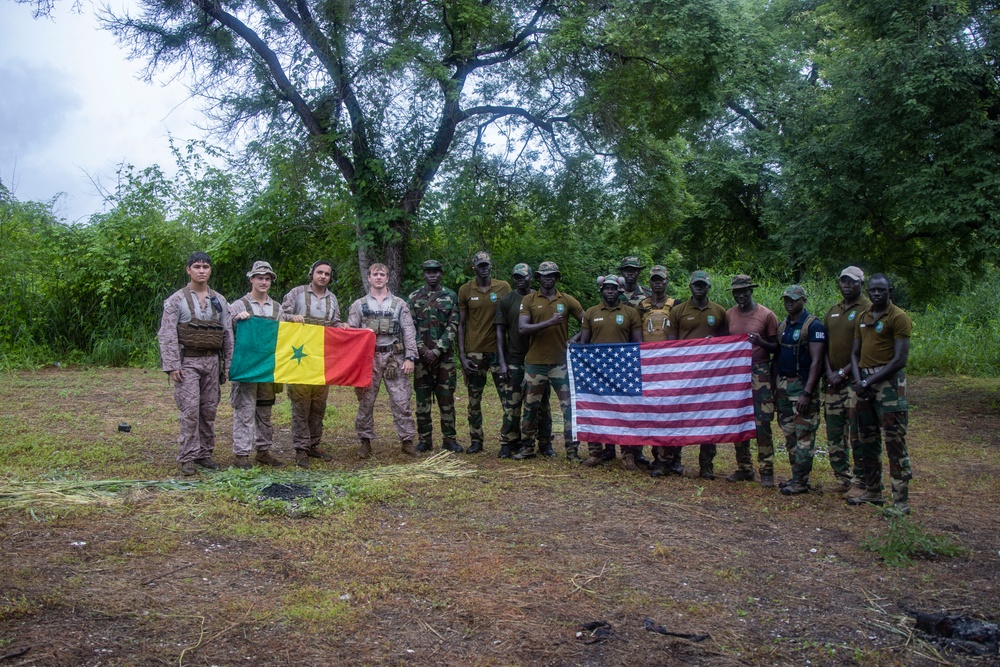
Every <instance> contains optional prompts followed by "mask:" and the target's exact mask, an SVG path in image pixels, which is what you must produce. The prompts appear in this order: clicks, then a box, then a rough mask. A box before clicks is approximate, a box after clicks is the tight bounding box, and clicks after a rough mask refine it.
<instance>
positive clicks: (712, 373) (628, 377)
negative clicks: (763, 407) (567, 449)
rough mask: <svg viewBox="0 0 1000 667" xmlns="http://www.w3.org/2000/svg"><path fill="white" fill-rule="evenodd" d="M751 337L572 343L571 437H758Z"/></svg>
mask: <svg viewBox="0 0 1000 667" xmlns="http://www.w3.org/2000/svg"><path fill="white" fill-rule="evenodd" d="M751 354H752V352H751V346H750V343H749V341H748V340H747V337H746V336H721V337H719V338H700V339H696V340H676V341H667V342H659V343H623V344H601V345H570V347H569V352H568V357H569V380H570V392H571V398H570V401H571V405H572V411H573V439H574V440H582V441H586V442H603V443H615V444H619V445H671V446H678V445H694V444H703V443H704V444H707V443H713V442H714V443H718V442H741V441H743V440H751V439H753V438H755V437H756V436H757V430H756V428H755V426H754V416H753V394H752V393H751V390H750V357H751Z"/></svg>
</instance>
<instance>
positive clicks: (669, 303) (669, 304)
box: [639, 296, 674, 336]
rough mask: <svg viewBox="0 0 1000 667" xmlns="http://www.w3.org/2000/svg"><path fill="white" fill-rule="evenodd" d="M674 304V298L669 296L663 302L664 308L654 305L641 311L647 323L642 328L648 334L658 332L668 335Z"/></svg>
mask: <svg viewBox="0 0 1000 667" xmlns="http://www.w3.org/2000/svg"><path fill="white" fill-rule="evenodd" d="M673 306H674V299H673V298H671V297H669V296H668V297H667V298H666V300H664V302H663V307H662V308H653V307H652V306H651V307H650V308H649V310H642V311H639V314H640V315H641V316H642V319H643V320H644V321H645V323H644V324H643V326H642V330H643V331H644V332H645V333H647V334H658V335H663V336H666V334H667V323H668V322H669V321H670V309H671V308H673Z"/></svg>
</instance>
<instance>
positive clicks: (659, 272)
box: [649, 264, 669, 280]
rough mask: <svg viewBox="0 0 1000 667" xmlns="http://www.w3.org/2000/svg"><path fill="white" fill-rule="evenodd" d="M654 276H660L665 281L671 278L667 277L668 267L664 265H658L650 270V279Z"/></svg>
mask: <svg viewBox="0 0 1000 667" xmlns="http://www.w3.org/2000/svg"><path fill="white" fill-rule="evenodd" d="M653 276H659V277H661V278H663V279H664V280H666V279H667V278H669V276H668V275H667V267H665V266H663V265H662V264H657V265H656V266H654V267H653V268H651V269H650V270H649V277H650V278H652V277H653Z"/></svg>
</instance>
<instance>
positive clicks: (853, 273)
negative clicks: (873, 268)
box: [840, 266, 865, 282]
mask: <svg viewBox="0 0 1000 667" xmlns="http://www.w3.org/2000/svg"><path fill="white" fill-rule="evenodd" d="M844 276H847V277H848V278H850V279H851V280H857V281H859V282H864V281H865V272H864V271H862V270H861V269H859V268H858V267H856V266H849V267H847V268H846V269H844V270H843V271H841V272H840V277H841V278H843V277H844Z"/></svg>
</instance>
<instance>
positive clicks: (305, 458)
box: [295, 449, 312, 468]
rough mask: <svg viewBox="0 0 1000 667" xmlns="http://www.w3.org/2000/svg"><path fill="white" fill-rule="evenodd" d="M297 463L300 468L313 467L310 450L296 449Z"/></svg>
mask: <svg viewBox="0 0 1000 667" xmlns="http://www.w3.org/2000/svg"><path fill="white" fill-rule="evenodd" d="M295 465H297V466H298V467H300V468H311V467H312V461H310V460H309V452H308V451H306V450H304V449H296V450H295Z"/></svg>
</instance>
